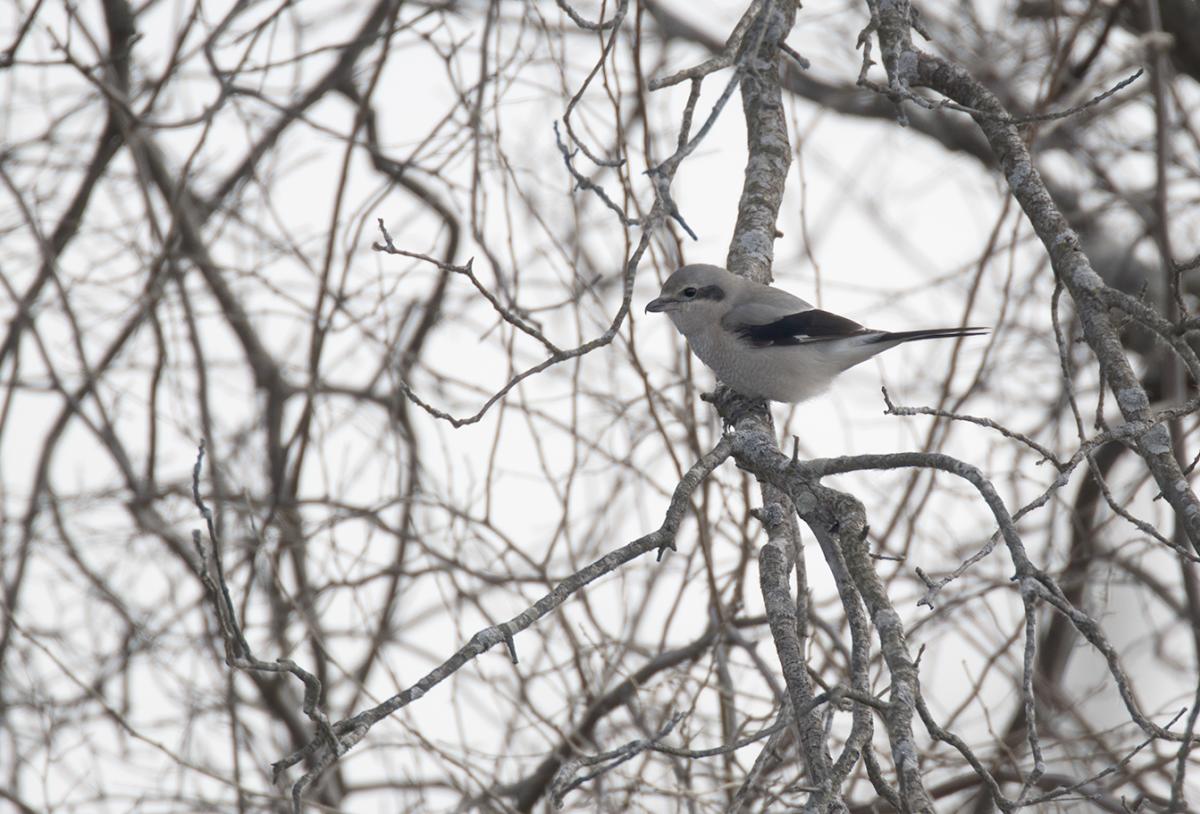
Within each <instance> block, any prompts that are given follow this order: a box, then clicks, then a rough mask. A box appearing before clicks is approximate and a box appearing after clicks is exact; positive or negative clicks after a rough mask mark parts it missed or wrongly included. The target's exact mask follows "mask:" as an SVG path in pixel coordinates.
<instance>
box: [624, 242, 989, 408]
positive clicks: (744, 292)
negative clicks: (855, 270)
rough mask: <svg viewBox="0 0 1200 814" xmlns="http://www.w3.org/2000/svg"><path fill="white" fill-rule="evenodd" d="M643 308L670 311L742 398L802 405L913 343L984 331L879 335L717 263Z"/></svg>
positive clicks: (670, 282) (687, 271) (678, 278)
mask: <svg viewBox="0 0 1200 814" xmlns="http://www.w3.org/2000/svg"><path fill="white" fill-rule="evenodd" d="M646 310H647V311H649V312H654V313H665V314H666V315H667V316H669V317H670V318H671V321H672V322H674V323H675V327H676V328H677V329H678V330H679V332H680V333H681V334H683V335H684V337H685V338H686V339H687V342H688V345H689V346H690V347H691V349H692V353H694V354H696V355H697V356H698V357H700V361H701V362H704V364H706V365H708V366H709V367H710V368H712V371H713V373H716V374H717V378H718V379H720V380H721V381H722V382H724V383H725V384H727V385H729V386H730V387H732V388H733V389H734V390H736V391H738V392H739V393H741V394H742V395H745V396H751V397H755V398H765V399H770V400H771V401H791V402H797V401H804V400H805V399H810V398H812V397H813V396H816V395H820V394H821V393H823V392H825V391H826V390H827V389H829V385H830V384H831V383H832V382H833V380H834V378H835V377H836V376H837V375H838V374H839V373H841V372H842V371H844V370H847V369H849V368H852V367H854V366H855V365H857V364H858V363H859V362H865V361H866V360H867V359H870V358H871V357H872V356H874V355H875V354H877V353H882V352H883V351H885V350H887V349H888V348H894V347H896V346H897V345H899V344H900V343H902V342H911V341H913V340H915V339H938V338H941V337H950V336H978V335H979V334H983V333H987V329H986V328H933V329H927V330H922V331H899V332H892V331H874V330H871V329H870V328H864V327H863V326H862V325H859V324H858V323H857V322H854V321H853V320H849V319H846V318H845V317H841V316H838V315H837V314H831V313H829V312H828V311H822V310H820V309H818V308H814V307H813V306H812V305H810V304H809V303H807V302H805V301H804V300H802V299H800V298H799V297H793V296H792V295H791V294H789V293H787V292H786V291H781V290H780V289H778V288H773V287H771V286H769V285H763V284H762V283H756V282H754V281H753V280H748V279H746V278H745V277H739V276H737V275H736V274H733V273H731V272H728V271H726V270H725V269H723V268H720V267H718V266H710V265H705V264H695V265H690V266H684V267H683V268H680V269H678V270H677V271H676V272H675V273H674V274H672V275H671V276H670V277H668V278H667V281H666V282H665V283H663V287H662V292H661V293H660V294H659V296H658V298H657V299H655V300H651V301H650V303H649V304H647V305H646Z"/></svg>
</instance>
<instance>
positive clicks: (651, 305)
mask: <svg viewBox="0 0 1200 814" xmlns="http://www.w3.org/2000/svg"><path fill="white" fill-rule="evenodd" d="M678 305H679V303H678V302H677V301H675V300H673V299H670V298H669V297H659V298H658V299H656V300H650V302H648V303H646V313H647V314H660V313H662V312H663V311H674V310H675V308H676V307H677V306H678Z"/></svg>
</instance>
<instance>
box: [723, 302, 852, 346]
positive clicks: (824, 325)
mask: <svg viewBox="0 0 1200 814" xmlns="http://www.w3.org/2000/svg"><path fill="white" fill-rule="evenodd" d="M733 330H734V331H735V332H736V333H737V334H738V335H739V336H741V337H742V338H743V339H746V340H749V341H750V342H751V343H752V344H754V345H756V346H758V347H770V346H772V345H799V344H802V343H804V342H813V341H817V340H822V339H837V338H838V337H843V336H853V335H855V334H860V333H862V332H864V331H865V330H866V328H864V327H863V326H861V325H859V324H858V323H857V322H855V321H854V320H852V319H846V318H845V317H842V316H838V315H837V314H832V313H830V312H829V311H822V310H821V309H819V308H813V309H811V310H808V311H800V312H798V313H795V314H788V315H787V316H785V317H781V318H779V319H776V320H772V321H770V322H764V323H761V324H753V323H741V324H740V325H735V326H733Z"/></svg>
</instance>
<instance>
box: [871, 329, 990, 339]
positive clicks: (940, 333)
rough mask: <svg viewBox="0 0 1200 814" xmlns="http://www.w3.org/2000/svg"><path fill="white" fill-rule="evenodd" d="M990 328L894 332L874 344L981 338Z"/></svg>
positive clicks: (883, 335)
mask: <svg viewBox="0 0 1200 814" xmlns="http://www.w3.org/2000/svg"><path fill="white" fill-rule="evenodd" d="M990 330H991V328H982V327H978V326H976V327H972V328H926V329H925V330H922V331H895V332H889V333H885V334H881V335H880V337H879V338H878V339H877V340H875V341H876V342H895V341H896V340H899V341H901V342H913V341H915V340H917V339H945V338H947V337H954V336H983V335H984V334H986V333H988V332H989V331H990Z"/></svg>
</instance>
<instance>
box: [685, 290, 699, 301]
mask: <svg viewBox="0 0 1200 814" xmlns="http://www.w3.org/2000/svg"><path fill="white" fill-rule="evenodd" d="M683 296H685V297H687V298H688V299H691V298H692V297H694V296H696V289H694V288H685V289H683Z"/></svg>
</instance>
